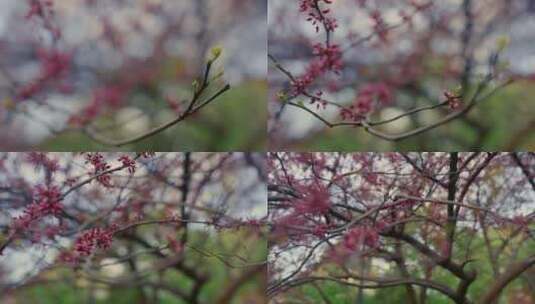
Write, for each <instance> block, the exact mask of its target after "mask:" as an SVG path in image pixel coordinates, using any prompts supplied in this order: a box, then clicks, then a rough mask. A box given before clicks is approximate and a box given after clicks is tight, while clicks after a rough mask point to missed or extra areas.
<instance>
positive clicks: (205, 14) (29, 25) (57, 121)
mask: <svg viewBox="0 0 535 304" xmlns="http://www.w3.org/2000/svg"><path fill="white" fill-rule="evenodd" d="M266 14H267V3H266V1H265V0H253V1H251V0H247V1H245V0H184V1H161V0H111V1H110V0H106V1H103V0H74V1H72V0H68V1H65V0H53V1H50V0H37V1H34V0H28V1H18V0H5V1H2V2H1V3H0V131H1V132H0V138H1V141H0V148H2V149H4V150H6V149H8V150H24V149H30V148H31V149H44V150H59V151H72V150H95V149H98V150H100V149H111V148H110V147H108V146H106V145H100V144H98V143H96V142H95V141H93V140H91V139H89V138H88V137H87V136H86V134H84V133H85V131H86V128H87V127H88V126H90V127H91V129H92V130H98V133H99V135H101V136H104V137H105V138H109V139H115V140H122V139H128V138H131V137H134V136H136V135H139V134H143V133H145V132H147V131H148V130H150V129H151V128H153V127H156V126H159V125H162V124H164V123H165V122H168V121H170V120H172V119H173V118H174V117H176V116H177V115H178V113H181V111H184V109H185V108H186V107H187V102H188V101H189V100H190V99H191V98H192V94H193V88H192V83H193V82H194V81H195V80H196V79H198V78H201V76H202V75H203V73H204V70H205V66H206V62H207V60H208V58H209V56H210V50H211V49H212V48H213V47H215V46H220V47H221V48H222V55H221V57H220V58H218V60H217V61H216V62H215V63H214V65H213V67H212V73H211V75H212V76H215V75H216V74H221V73H223V76H222V77H220V78H218V79H216V80H214V81H213V84H212V85H211V86H212V87H213V89H211V90H210V92H214V91H216V90H217V89H219V88H221V87H223V86H224V84H226V83H229V84H230V85H231V90H230V91H228V92H226V93H225V94H223V95H222V96H221V97H219V98H218V99H216V100H215V101H214V102H212V103H211V104H209V105H208V106H207V107H205V108H203V109H202V110H201V111H199V112H198V113H196V114H195V115H193V116H190V117H188V118H187V119H186V120H185V121H182V122H180V123H179V124H178V125H175V126H173V127H171V128H169V129H167V130H166V131H164V132H161V133H159V134H158V135H156V136H152V137H150V138H149V139H147V140H144V141H141V142H138V143H136V144H133V145H129V146H127V147H123V148H122V150H125V149H126V150H180V151H188V150H203V151H208V150H209V151H212V150H214V151H220V150H253V149H261V148H263V147H264V146H265V137H266V136H265V133H266V132H265V123H264V122H265V121H266V120H267V114H266V113H267V112H266V106H265V104H266V92H267V85H266V81H265V75H266V39H267V38H266V36H267V29H266V26H265V24H266ZM197 81H200V80H197ZM252 115H254V116H252ZM251 117H254V118H255V119H251Z"/></svg>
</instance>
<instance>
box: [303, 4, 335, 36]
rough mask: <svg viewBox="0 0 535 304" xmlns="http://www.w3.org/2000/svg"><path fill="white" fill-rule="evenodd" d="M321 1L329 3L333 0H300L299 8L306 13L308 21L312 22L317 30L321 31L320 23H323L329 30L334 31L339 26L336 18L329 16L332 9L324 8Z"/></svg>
mask: <svg viewBox="0 0 535 304" xmlns="http://www.w3.org/2000/svg"><path fill="white" fill-rule="evenodd" d="M321 3H323V4H325V5H329V4H332V3H333V0H301V1H300V2H299V10H300V11H301V12H302V13H306V15H307V21H308V22H310V23H312V25H313V26H314V27H315V29H316V32H319V30H320V25H321V24H323V26H325V29H326V30H327V31H330V32H332V31H334V29H335V28H337V27H338V24H337V22H336V19H335V18H333V17H330V16H328V15H329V13H330V12H331V10H330V9H328V8H327V9H322V8H321V7H320V5H321Z"/></svg>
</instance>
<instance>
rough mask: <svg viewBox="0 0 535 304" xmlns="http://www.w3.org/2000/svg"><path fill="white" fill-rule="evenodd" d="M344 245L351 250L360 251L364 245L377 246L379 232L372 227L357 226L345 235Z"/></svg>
mask: <svg viewBox="0 0 535 304" xmlns="http://www.w3.org/2000/svg"><path fill="white" fill-rule="evenodd" d="M343 246H344V247H345V248H346V249H349V250H351V251H359V250H362V249H364V247H369V248H377V247H378V246H379V233H378V232H377V230H375V229H372V228H370V227H355V228H353V229H351V230H349V231H348V232H347V233H346V234H345V235H344V240H343Z"/></svg>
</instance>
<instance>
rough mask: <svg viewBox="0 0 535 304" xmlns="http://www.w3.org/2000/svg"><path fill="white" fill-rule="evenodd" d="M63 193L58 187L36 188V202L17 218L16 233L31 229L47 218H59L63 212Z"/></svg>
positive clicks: (40, 186) (15, 221) (14, 224)
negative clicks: (33, 225)
mask: <svg viewBox="0 0 535 304" xmlns="http://www.w3.org/2000/svg"><path fill="white" fill-rule="evenodd" d="M61 199H62V198H61V192H60V190H59V187H57V186H47V187H45V186H42V185H39V186H37V187H36V188H35V195H34V202H33V203H32V204H30V205H29V206H27V207H26V209H24V214H23V215H21V216H19V217H17V218H15V220H14V223H13V226H14V228H15V230H16V231H18V230H20V229H26V228H29V227H30V225H31V224H32V223H33V222H34V221H36V220H38V219H40V218H43V217H45V216H48V215H53V216H58V215H59V214H61V212H62V211H63V205H62V204H61Z"/></svg>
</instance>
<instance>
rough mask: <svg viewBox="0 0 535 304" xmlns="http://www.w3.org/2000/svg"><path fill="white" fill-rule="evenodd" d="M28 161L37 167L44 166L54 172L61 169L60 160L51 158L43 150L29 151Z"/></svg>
mask: <svg viewBox="0 0 535 304" xmlns="http://www.w3.org/2000/svg"><path fill="white" fill-rule="evenodd" d="M28 161H29V162H30V163H31V164H32V165H34V166H35V167H36V168H40V167H43V168H45V169H46V170H48V171H49V172H52V173H53V172H56V171H57V170H58V169H59V164H58V161H57V160H55V159H51V158H50V157H48V155H47V154H46V153H43V152H29V153H28Z"/></svg>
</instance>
